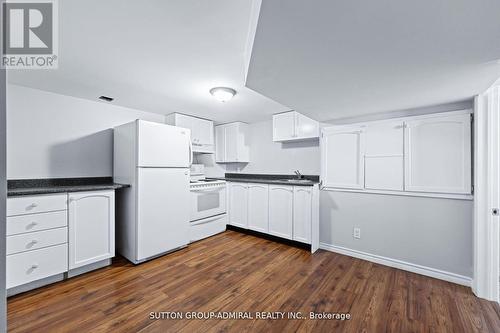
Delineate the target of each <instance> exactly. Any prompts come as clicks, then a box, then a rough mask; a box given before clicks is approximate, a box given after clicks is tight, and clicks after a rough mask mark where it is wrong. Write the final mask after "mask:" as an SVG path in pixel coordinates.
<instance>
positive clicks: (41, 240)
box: [7, 227, 68, 255]
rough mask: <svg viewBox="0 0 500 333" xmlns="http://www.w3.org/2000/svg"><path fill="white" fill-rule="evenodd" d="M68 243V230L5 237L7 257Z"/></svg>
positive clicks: (59, 229)
mask: <svg viewBox="0 0 500 333" xmlns="http://www.w3.org/2000/svg"><path fill="white" fill-rule="evenodd" d="M67 242H68V228H66V227H64V228H57V229H51V230H44V231H37V232H30V233H27V234H20V235H14V236H8V237H7V255H9V254H14V253H20V252H26V251H31V250H36V249H40V248H43V247H48V246H52V245H59V244H64V243H67Z"/></svg>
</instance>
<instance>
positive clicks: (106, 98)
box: [99, 96, 114, 102]
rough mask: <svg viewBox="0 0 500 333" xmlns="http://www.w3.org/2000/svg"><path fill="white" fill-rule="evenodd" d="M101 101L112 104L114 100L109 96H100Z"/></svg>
mask: <svg viewBox="0 0 500 333" xmlns="http://www.w3.org/2000/svg"><path fill="white" fill-rule="evenodd" d="M99 99H100V100H101V101H105V102H112V101H113V99H114V98H113V97H109V96H99Z"/></svg>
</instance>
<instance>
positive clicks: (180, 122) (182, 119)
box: [175, 113, 198, 143]
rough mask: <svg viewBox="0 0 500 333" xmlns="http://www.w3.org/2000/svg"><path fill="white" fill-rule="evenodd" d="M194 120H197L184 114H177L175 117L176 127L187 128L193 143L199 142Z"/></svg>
mask: <svg viewBox="0 0 500 333" xmlns="http://www.w3.org/2000/svg"><path fill="white" fill-rule="evenodd" d="M193 120H196V119H195V118H193V117H190V116H186V115H184V114H180V113H177V114H176V115H175V126H178V127H182V128H187V129H189V130H190V131H191V142H193V143H195V142H197V139H198V137H197V134H198V131H197V129H196V124H195V122H194V121H193Z"/></svg>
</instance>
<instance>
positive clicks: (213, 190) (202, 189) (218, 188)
mask: <svg viewBox="0 0 500 333" xmlns="http://www.w3.org/2000/svg"><path fill="white" fill-rule="evenodd" d="M224 188H225V187H224V186H223V187H217V188H213V189H206V188H200V189H192V190H191V192H218V191H220V190H223V189H224Z"/></svg>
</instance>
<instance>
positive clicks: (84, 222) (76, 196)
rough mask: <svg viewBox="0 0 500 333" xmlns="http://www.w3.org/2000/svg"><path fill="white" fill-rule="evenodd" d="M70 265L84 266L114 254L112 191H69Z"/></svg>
mask: <svg viewBox="0 0 500 333" xmlns="http://www.w3.org/2000/svg"><path fill="white" fill-rule="evenodd" d="M68 209H69V212H68V213H69V214H68V216H69V218H68V233H69V241H68V244H69V268H70V269H73V268H77V267H81V266H85V265H88V264H91V263H94V262H98V261H100V260H104V259H107V258H111V257H113V256H114V255H115V193H114V191H95V192H81V193H70V194H69V206H68Z"/></svg>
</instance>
